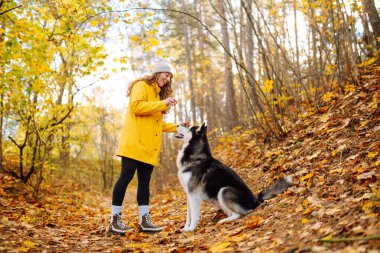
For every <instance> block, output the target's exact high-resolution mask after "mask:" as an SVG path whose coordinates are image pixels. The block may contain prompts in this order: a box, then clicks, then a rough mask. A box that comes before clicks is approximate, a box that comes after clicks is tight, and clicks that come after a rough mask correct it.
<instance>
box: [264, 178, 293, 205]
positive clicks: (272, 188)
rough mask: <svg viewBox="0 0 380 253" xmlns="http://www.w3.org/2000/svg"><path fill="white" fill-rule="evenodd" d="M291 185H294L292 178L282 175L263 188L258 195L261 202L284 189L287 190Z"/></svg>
mask: <svg viewBox="0 0 380 253" xmlns="http://www.w3.org/2000/svg"><path fill="white" fill-rule="evenodd" d="M290 186H292V178H291V177H282V178H280V179H278V180H276V181H274V182H272V183H271V184H270V185H269V186H267V187H266V188H265V189H263V190H262V191H261V192H260V193H259V195H258V196H257V198H258V200H259V201H260V202H264V200H267V199H270V198H273V197H275V196H277V195H279V194H281V193H283V192H284V191H286V190H287V189H288V188H289V187H290Z"/></svg>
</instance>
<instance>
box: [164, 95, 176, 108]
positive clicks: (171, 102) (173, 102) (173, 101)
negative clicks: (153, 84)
mask: <svg viewBox="0 0 380 253" xmlns="http://www.w3.org/2000/svg"><path fill="white" fill-rule="evenodd" d="M165 103H166V105H167V106H170V105H176V104H177V100H176V99H175V98H173V97H168V98H167V99H165Z"/></svg>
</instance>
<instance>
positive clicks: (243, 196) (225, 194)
mask: <svg viewBox="0 0 380 253" xmlns="http://www.w3.org/2000/svg"><path fill="white" fill-rule="evenodd" d="M206 133H207V126H205V123H203V125H202V126H200V127H197V126H193V127H190V128H187V127H184V126H178V135H177V136H176V137H177V138H179V139H183V141H184V144H183V146H182V149H181V150H180V151H179V153H178V157H177V166H178V177H179V180H180V182H181V185H182V187H183V189H184V190H185V192H186V194H187V216H186V224H185V227H184V228H183V231H193V230H194V229H195V228H196V226H197V223H198V221H199V217H200V208H201V204H202V202H203V201H210V202H213V203H214V204H215V205H216V206H217V208H221V209H222V210H223V211H224V212H225V214H226V215H227V216H228V217H227V218H225V219H222V220H220V221H219V222H218V223H221V222H226V221H232V220H235V219H237V218H239V217H240V216H241V215H245V214H247V213H249V212H251V211H253V210H254V209H255V208H256V207H258V206H259V205H260V204H261V203H262V202H264V200H266V199H269V198H272V197H274V196H276V195H278V194H281V193H282V192H284V191H285V190H286V189H288V188H289V187H290V186H291V179H290V178H281V179H279V180H277V181H275V182H274V183H272V184H271V185H269V186H268V187H267V188H265V189H264V190H262V191H261V192H260V193H259V195H258V196H254V195H253V193H252V192H251V190H250V189H249V188H248V186H247V185H246V184H245V183H244V181H243V180H242V179H241V178H240V177H239V176H238V175H237V174H236V173H235V172H234V171H233V170H232V169H231V168H229V167H228V166H226V165H224V164H223V163H221V162H220V161H218V160H216V159H214V158H213V156H212V154H211V150H210V146H209V143H208V140H207V136H206Z"/></svg>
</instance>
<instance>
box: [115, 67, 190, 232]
mask: <svg viewBox="0 0 380 253" xmlns="http://www.w3.org/2000/svg"><path fill="white" fill-rule="evenodd" d="M172 77H173V75H172V71H171V68H170V65H169V64H168V63H167V62H165V61H161V62H158V63H156V64H155V66H154V69H153V72H152V75H148V76H144V77H142V78H140V79H137V80H135V81H134V82H132V83H131V84H130V86H129V88H128V95H129V96H130V98H129V106H128V109H127V115H126V118H125V122H124V127H123V132H122V137H121V140H120V142H119V148H118V152H117V155H118V156H120V157H121V159H122V160H121V164H122V165H121V173H120V177H119V179H118V180H117V182H116V184H115V186H114V189H113V195H112V212H111V224H110V226H109V230H108V231H109V233H112V234H124V233H125V232H126V231H127V230H132V228H131V227H127V226H126V225H125V224H124V223H123V222H122V219H121V210H122V203H123V199H124V195H125V191H126V189H127V186H128V184H129V183H130V181H131V180H132V178H133V176H134V174H135V171H136V169H137V176H138V188H137V202H138V205H139V231H140V232H150V233H152V232H159V231H161V230H162V229H163V227H158V226H156V225H154V224H152V223H151V221H150V216H149V183H150V177H151V174H152V171H153V167H154V166H156V165H157V164H158V158H159V153H160V149H161V140H162V132H176V131H177V125H176V124H171V123H165V122H163V120H162V115H163V114H164V113H167V111H168V110H169V108H170V106H173V105H175V104H176V103H177V101H176V100H175V99H174V98H173V97H172V93H173V91H172V88H171V80H172ZM185 124H188V123H187V122H186V123H185Z"/></svg>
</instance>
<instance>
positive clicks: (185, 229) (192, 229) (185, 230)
mask: <svg viewBox="0 0 380 253" xmlns="http://www.w3.org/2000/svg"><path fill="white" fill-rule="evenodd" d="M194 230H195V228H191V227H184V228H183V229H182V232H192V231H194Z"/></svg>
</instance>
